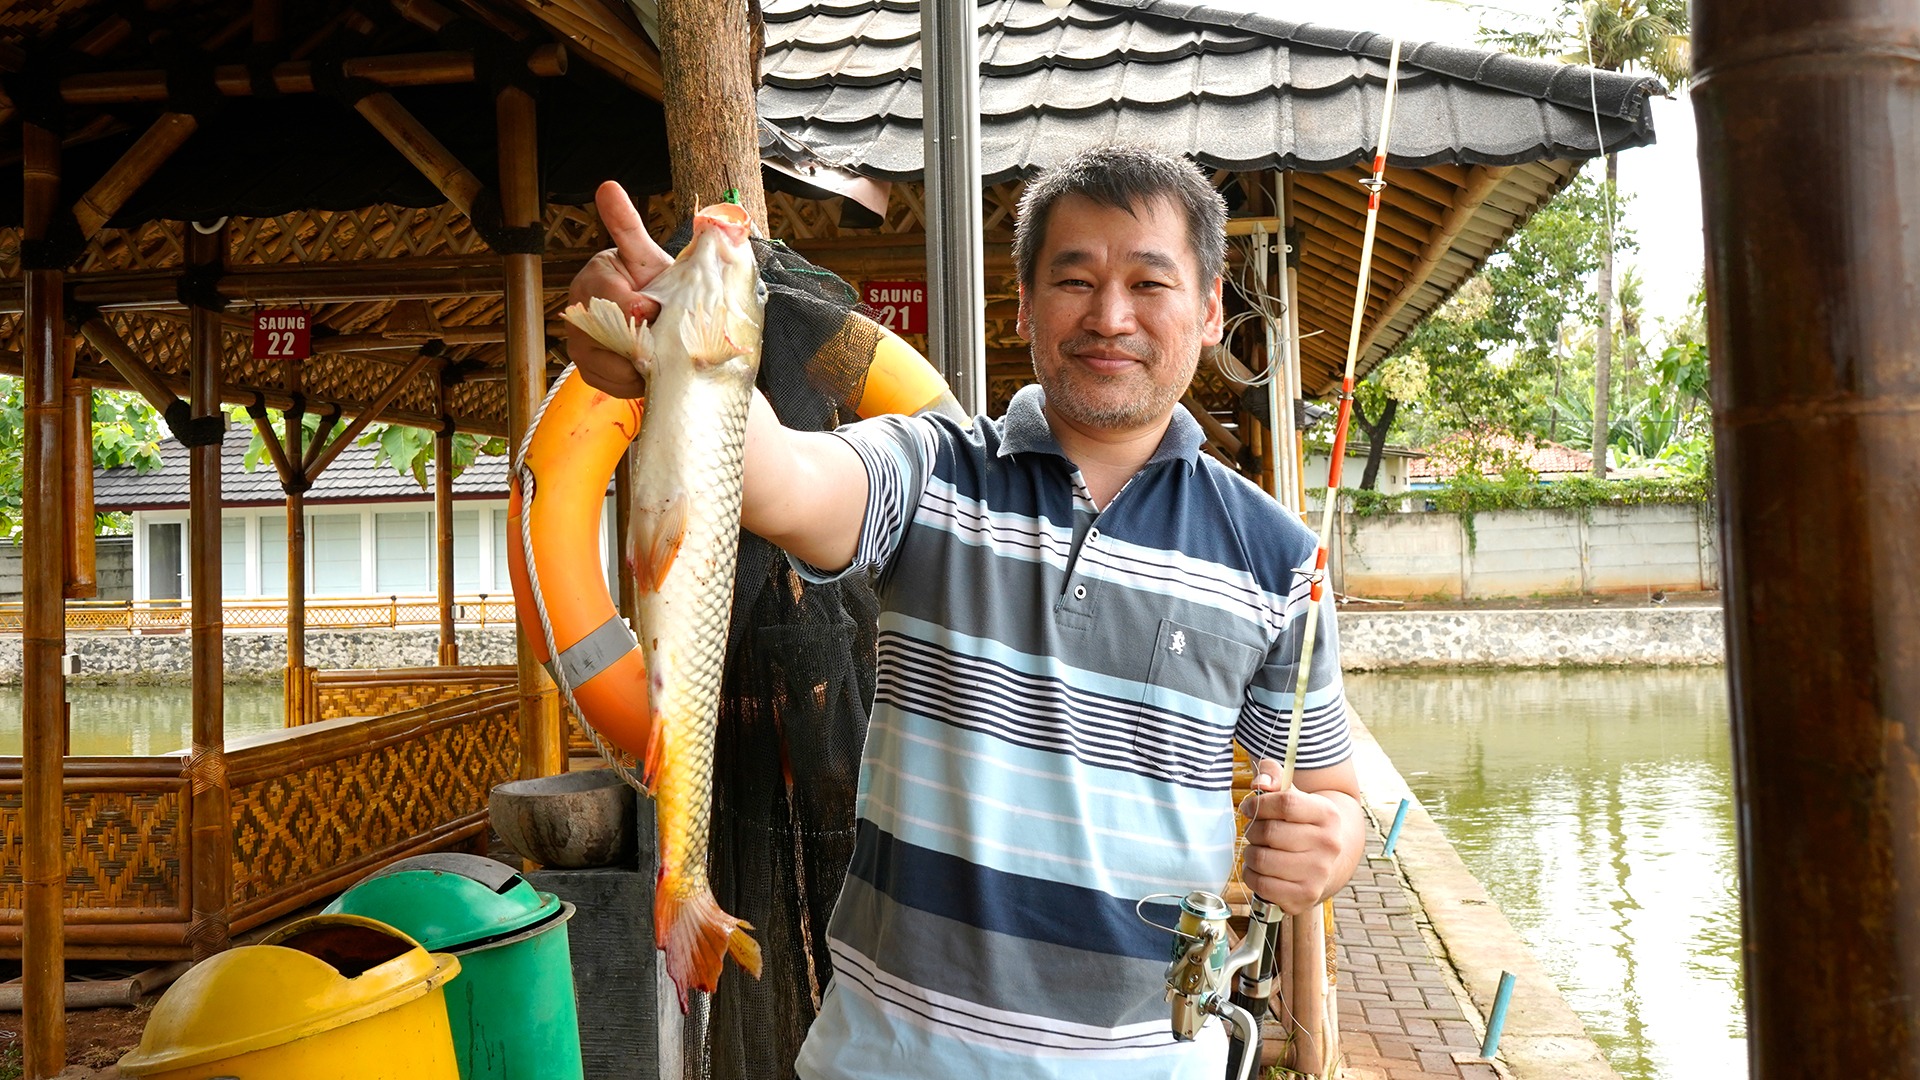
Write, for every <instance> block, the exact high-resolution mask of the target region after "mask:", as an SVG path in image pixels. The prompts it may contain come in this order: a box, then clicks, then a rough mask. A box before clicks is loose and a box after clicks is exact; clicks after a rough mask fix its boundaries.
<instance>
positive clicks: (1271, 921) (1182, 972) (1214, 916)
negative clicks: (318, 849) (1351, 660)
mask: <svg viewBox="0 0 1920 1080" xmlns="http://www.w3.org/2000/svg"><path fill="white" fill-rule="evenodd" d="M1399 86H1400V39H1399V38H1397V37H1396V38H1394V39H1393V47H1392V51H1391V52H1390V53H1389V54H1388V58H1387V92H1386V101H1385V103H1384V104H1382V106H1381V108H1380V141H1379V145H1378V148H1377V149H1376V150H1375V151H1374V155H1373V175H1372V176H1371V177H1370V178H1368V179H1366V180H1362V181H1360V183H1361V184H1362V185H1363V186H1365V187H1366V189H1367V226H1366V236H1365V239H1363V240H1362V241H1361V244H1360V280H1359V282H1358V283H1357V284H1356V286H1355V288H1354V297H1353V327H1352V329H1351V330H1350V331H1349V333H1348V335H1347V369H1346V374H1345V375H1344V377H1343V378H1342V379H1341V381H1340V419H1339V421H1338V422H1337V423H1336V425H1335V428H1334V437H1333V460H1332V462H1331V463H1330V464H1329V466H1328V469H1327V504H1326V506H1325V507H1324V508H1323V509H1322V511H1321V517H1320V534H1319V544H1318V548H1317V550H1316V552H1315V554H1314V561H1313V569H1312V571H1311V572H1309V580H1310V582H1311V585H1310V588H1309V596H1310V597H1311V602H1310V603H1309V604H1308V605H1307V614H1306V618H1307V622H1306V626H1305V627H1304V629H1303V630H1302V633H1301V642H1300V679H1299V682H1298V684H1297V685H1296V686H1295V688H1294V696H1293V718H1292V722H1291V724H1290V726H1289V727H1288V729H1287V748H1286V755H1285V758H1284V760H1283V761H1282V762H1281V771H1280V787H1279V790H1282V791H1284V790H1286V789H1287V788H1289V787H1291V786H1292V785H1293V766H1294V760H1295V758H1296V757H1297V756H1298V754H1299V749H1300V726H1301V724H1302V722H1303V720H1304V719H1305V717H1306V710H1307V682H1308V680H1309V678H1310V677H1311V675H1312V672H1313V641H1314V637H1315V634H1316V631H1318V629H1319V626H1320V599H1321V596H1322V594H1323V591H1324V589H1325V584H1326V575H1327V543H1328V541H1329V540H1330V539H1331V537H1332V535H1333V503H1334V500H1335V499H1336V498H1337V497H1338V494H1339V490H1340V462H1341V459H1342V458H1343V457H1344V456H1345V454H1346V443H1347V424H1348V422H1349V421H1350V420H1351V418H1352V415H1353V371H1354V367H1355V366H1356V364H1357V362H1358V360H1359V353H1360V324H1361V320H1362V319H1363V318H1364V317H1365V314H1366V305H1367V283H1368V279H1369V278H1370V277H1371V275H1372V271H1373V234H1374V227H1375V225H1376V224H1377V223H1378V222H1379V219H1380V196H1381V194H1382V193H1383V192H1384V191H1385V190H1386V187H1387V137H1388V135H1389V133H1391V131H1392V130H1393V99H1394V95H1395V94H1396V92H1397V91H1398V89H1399ZM1248 827H1249V828H1251V827H1252V822H1251V821H1249V822H1248ZM1159 898H1160V897H1158V896H1149V897H1146V898H1145V899H1143V900H1142V901H1141V904H1142V905H1144V904H1145V903H1146V902H1147V901H1148V900H1154V899H1159ZM1248 909H1249V918H1248V921H1247V935H1246V937H1245V938H1244V939H1242V940H1241V942H1240V945H1239V947H1238V948H1236V949H1234V950H1233V951H1232V953H1231V954H1229V953H1228V951H1227V918H1228V915H1229V913H1230V910H1229V908H1228V906H1227V904H1226V902H1225V901H1224V900H1223V899H1222V898H1221V897H1220V896H1219V895H1217V894H1214V893H1210V892H1205V891H1195V892H1190V893H1188V894H1186V895H1185V896H1184V897H1182V898H1181V900H1180V922H1179V924H1178V926H1163V927H1160V929H1164V930H1169V931H1172V933H1173V934H1174V938H1175V945H1174V949H1173V960H1172V963H1170V964H1169V965H1168V966H1167V1001H1168V1003H1169V1004H1170V1005H1172V1006H1173V1013H1172V1020H1173V1033H1174V1037H1175V1038H1177V1039H1182V1040H1185V1039H1191V1038H1194V1037H1195V1035H1197V1034H1198V1032H1199V1029H1200V1027H1201V1025H1202V1024H1204V1023H1205V1021H1206V1017H1207V1016H1209V1015H1212V1016H1218V1017H1220V1018H1221V1019H1222V1020H1223V1021H1224V1022H1226V1023H1227V1025H1228V1026H1229V1027H1231V1028H1232V1029H1233V1031H1234V1033H1235V1034H1236V1035H1237V1036H1238V1037H1239V1039H1240V1045H1239V1047H1238V1051H1239V1060H1238V1062H1237V1063H1236V1064H1237V1068H1235V1069H1234V1070H1233V1075H1234V1076H1235V1077H1237V1078H1238V1080H1247V1078H1248V1077H1249V1076H1250V1075H1251V1073H1252V1069H1253V1065H1254V1062H1255V1061H1256V1060H1257V1059H1258V1056H1259V1046H1260V1037H1259V1017H1260V1016H1261V1014H1263V1013H1264V1012H1265V1011H1266V1008H1267V1004H1266V1003H1267V1002H1268V1000H1270V998H1271V996H1272V993H1273V984H1274V979H1275V977H1276V976H1277V974H1278V972H1277V970H1276V969H1277V964H1276V955H1277V953H1278V946H1279V937H1280V909H1279V908H1278V907H1276V906H1275V905H1273V904H1272V903H1269V902H1268V901H1266V900H1263V899H1261V898H1260V896H1259V895H1258V894H1253V895H1252V896H1251V897H1250V898H1249V903H1248ZM1137 910H1138V908H1136V911H1137ZM1141 917H1142V919H1145V916H1144V915H1142V916H1141ZM1149 925H1154V926H1159V924H1157V923H1151V921H1150V920H1149ZM1236 976H1237V977H1236ZM1229 982H1231V983H1232V986H1231V989H1229Z"/></svg>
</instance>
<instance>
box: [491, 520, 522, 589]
mask: <svg viewBox="0 0 1920 1080" xmlns="http://www.w3.org/2000/svg"><path fill="white" fill-rule="evenodd" d="M514 539H515V540H518V539H519V537H515V538H514ZM492 591H493V592H495V593H511V592H513V576H512V575H511V574H510V573H508V572H507V512H506V511H505V510H495V511H494V512H493V590H492Z"/></svg>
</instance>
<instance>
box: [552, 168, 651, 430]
mask: <svg viewBox="0 0 1920 1080" xmlns="http://www.w3.org/2000/svg"><path fill="white" fill-rule="evenodd" d="M593 202H594V205H595V206H597V207H599V209H600V221H601V223H602V224H604V225H605V226H606V227H607V233H608V235H610V236H612V237H613V243H614V247H613V248H612V249H611V250H608V251H603V252H601V253H599V254H598V255H595V256H594V257H593V258H591V259H588V260H587V265H586V266H584V267H582V268H581V270H580V272H579V273H578V274H575V275H574V276H573V284H572V286H570V287H569V289H568V292H569V294H570V297H569V298H570V299H571V300H572V301H573V302H574V303H577V304H584V303H586V302H587V301H588V300H590V299H592V298H593V297H596V296H601V297H605V298H606V299H608V300H611V301H613V302H614V303H616V304H618V305H620V310H622V311H624V312H626V313H627V314H629V315H631V316H633V317H634V318H636V319H638V320H640V321H641V322H648V321H650V320H652V318H653V317H654V316H655V315H658V314H660V305H659V304H656V303H654V302H653V301H652V300H651V299H649V298H647V297H645V296H642V295H641V294H640V290H641V289H644V288H646V287H647V283H648V282H650V281H652V280H653V279H654V278H656V277H658V276H659V274H660V272H661V271H662V270H665V269H666V268H667V267H669V266H671V265H673V258H672V256H670V255H668V254H667V253H666V252H665V251H664V250H662V249H661V247H660V245H659V244H656V243H654V242H653V237H651V236H649V235H647V226H646V223H645V222H644V221H642V220H641V219H640V212H639V211H638V210H635V209H634V207H633V200H632V199H629V198H627V192H626V190H625V189H624V188H622V187H621V186H620V185H619V184H616V183H614V182H613V181H611V180H609V181H607V182H606V183H604V184H601V185H600V189H599V190H598V191H596V192H594V195H593ZM567 355H568V356H569V357H570V358H571V359H572V360H573V363H574V366H576V367H578V368H579V369H580V377H581V378H583V379H585V380H587V385H588V386H591V387H593V388H594V389H595V390H598V391H600V392H601V393H604V394H613V395H615V396H616V397H629V398H632V397H643V396H645V395H646V392H647V381H646V380H645V379H643V378H641V377H640V372H639V371H638V370H636V369H635V368H634V366H633V361H631V360H629V359H627V358H626V357H624V356H621V355H620V354H619V353H615V352H609V351H608V350H606V349H604V348H601V347H600V345H599V344H598V343H596V342H595V341H594V340H593V339H592V338H591V337H588V336H587V333H586V331H584V330H581V329H580V328H579V327H577V326H574V325H573V324H572V323H568V324H567Z"/></svg>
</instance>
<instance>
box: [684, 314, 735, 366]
mask: <svg viewBox="0 0 1920 1080" xmlns="http://www.w3.org/2000/svg"><path fill="white" fill-rule="evenodd" d="M729 322H730V317H729V315H728V313H727V310H726V305H724V304H721V305H718V306H716V307H701V308H689V309H687V311H686V313H685V314H683V315H681V316H680V344H681V346H683V347H684V348H685V349H686V351H687V358H688V359H689V360H692V361H693V366H694V367H695V368H699V369H702V370H704V369H706V368H710V367H713V366H715V365H716V364H724V363H726V362H727V361H729V360H731V359H733V358H734V357H736V356H739V355H740V353H741V351H742V350H741V348H740V346H738V345H736V344H734V340H733V337H732V335H731V334H729V333H728V330H729V329H730V327H729Z"/></svg>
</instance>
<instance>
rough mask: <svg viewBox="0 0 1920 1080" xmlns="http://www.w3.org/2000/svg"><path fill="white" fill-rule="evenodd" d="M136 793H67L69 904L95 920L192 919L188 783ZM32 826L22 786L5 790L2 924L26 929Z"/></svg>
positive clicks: (1, 791)
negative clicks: (25, 870) (24, 878)
mask: <svg viewBox="0 0 1920 1080" xmlns="http://www.w3.org/2000/svg"><path fill="white" fill-rule="evenodd" d="M127 787H128V788H129V789H131V790H103V789H101V788H99V787H96V786H92V785H91V784H90V785H89V787H88V788H87V789H84V790H74V789H73V788H72V787H71V786H70V787H69V790H68V791H67V793H66V799H65V808H64V817H65V824H64V827H63V828H64V835H65V837H66V845H65V848H66V850H65V857H66V863H67V880H66V906H67V909H68V910H69V911H70V912H85V913H86V914H85V915H83V916H82V917H83V918H86V919H88V920H89V921H94V922H102V921H113V919H114V916H116V915H118V916H120V917H121V918H122V919H125V918H128V917H132V916H141V917H152V916H154V915H164V914H167V913H178V914H180V915H182V916H184V914H185V913H186V910H187V907H188V904H187V883H186V882H185V881H184V880H183V879H182V876H181V868H182V866H183V864H184V863H185V858H184V855H185V852H186V843H187V832H188V830H187V827H186V796H187V786H186V782H185V781H184V780H178V779H173V780H167V779H160V778H139V779H130V780H129V781H128V784H127ZM24 853H25V824H24V815H23V814H22V812H21V791H20V785H19V784H18V783H13V784H7V785H0V923H9V922H10V923H18V922H19V921H20V907H21V903H22V899H23V896H24V889H23V887H22V884H21V878H20V867H21V861H22V857H23V855H24Z"/></svg>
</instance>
